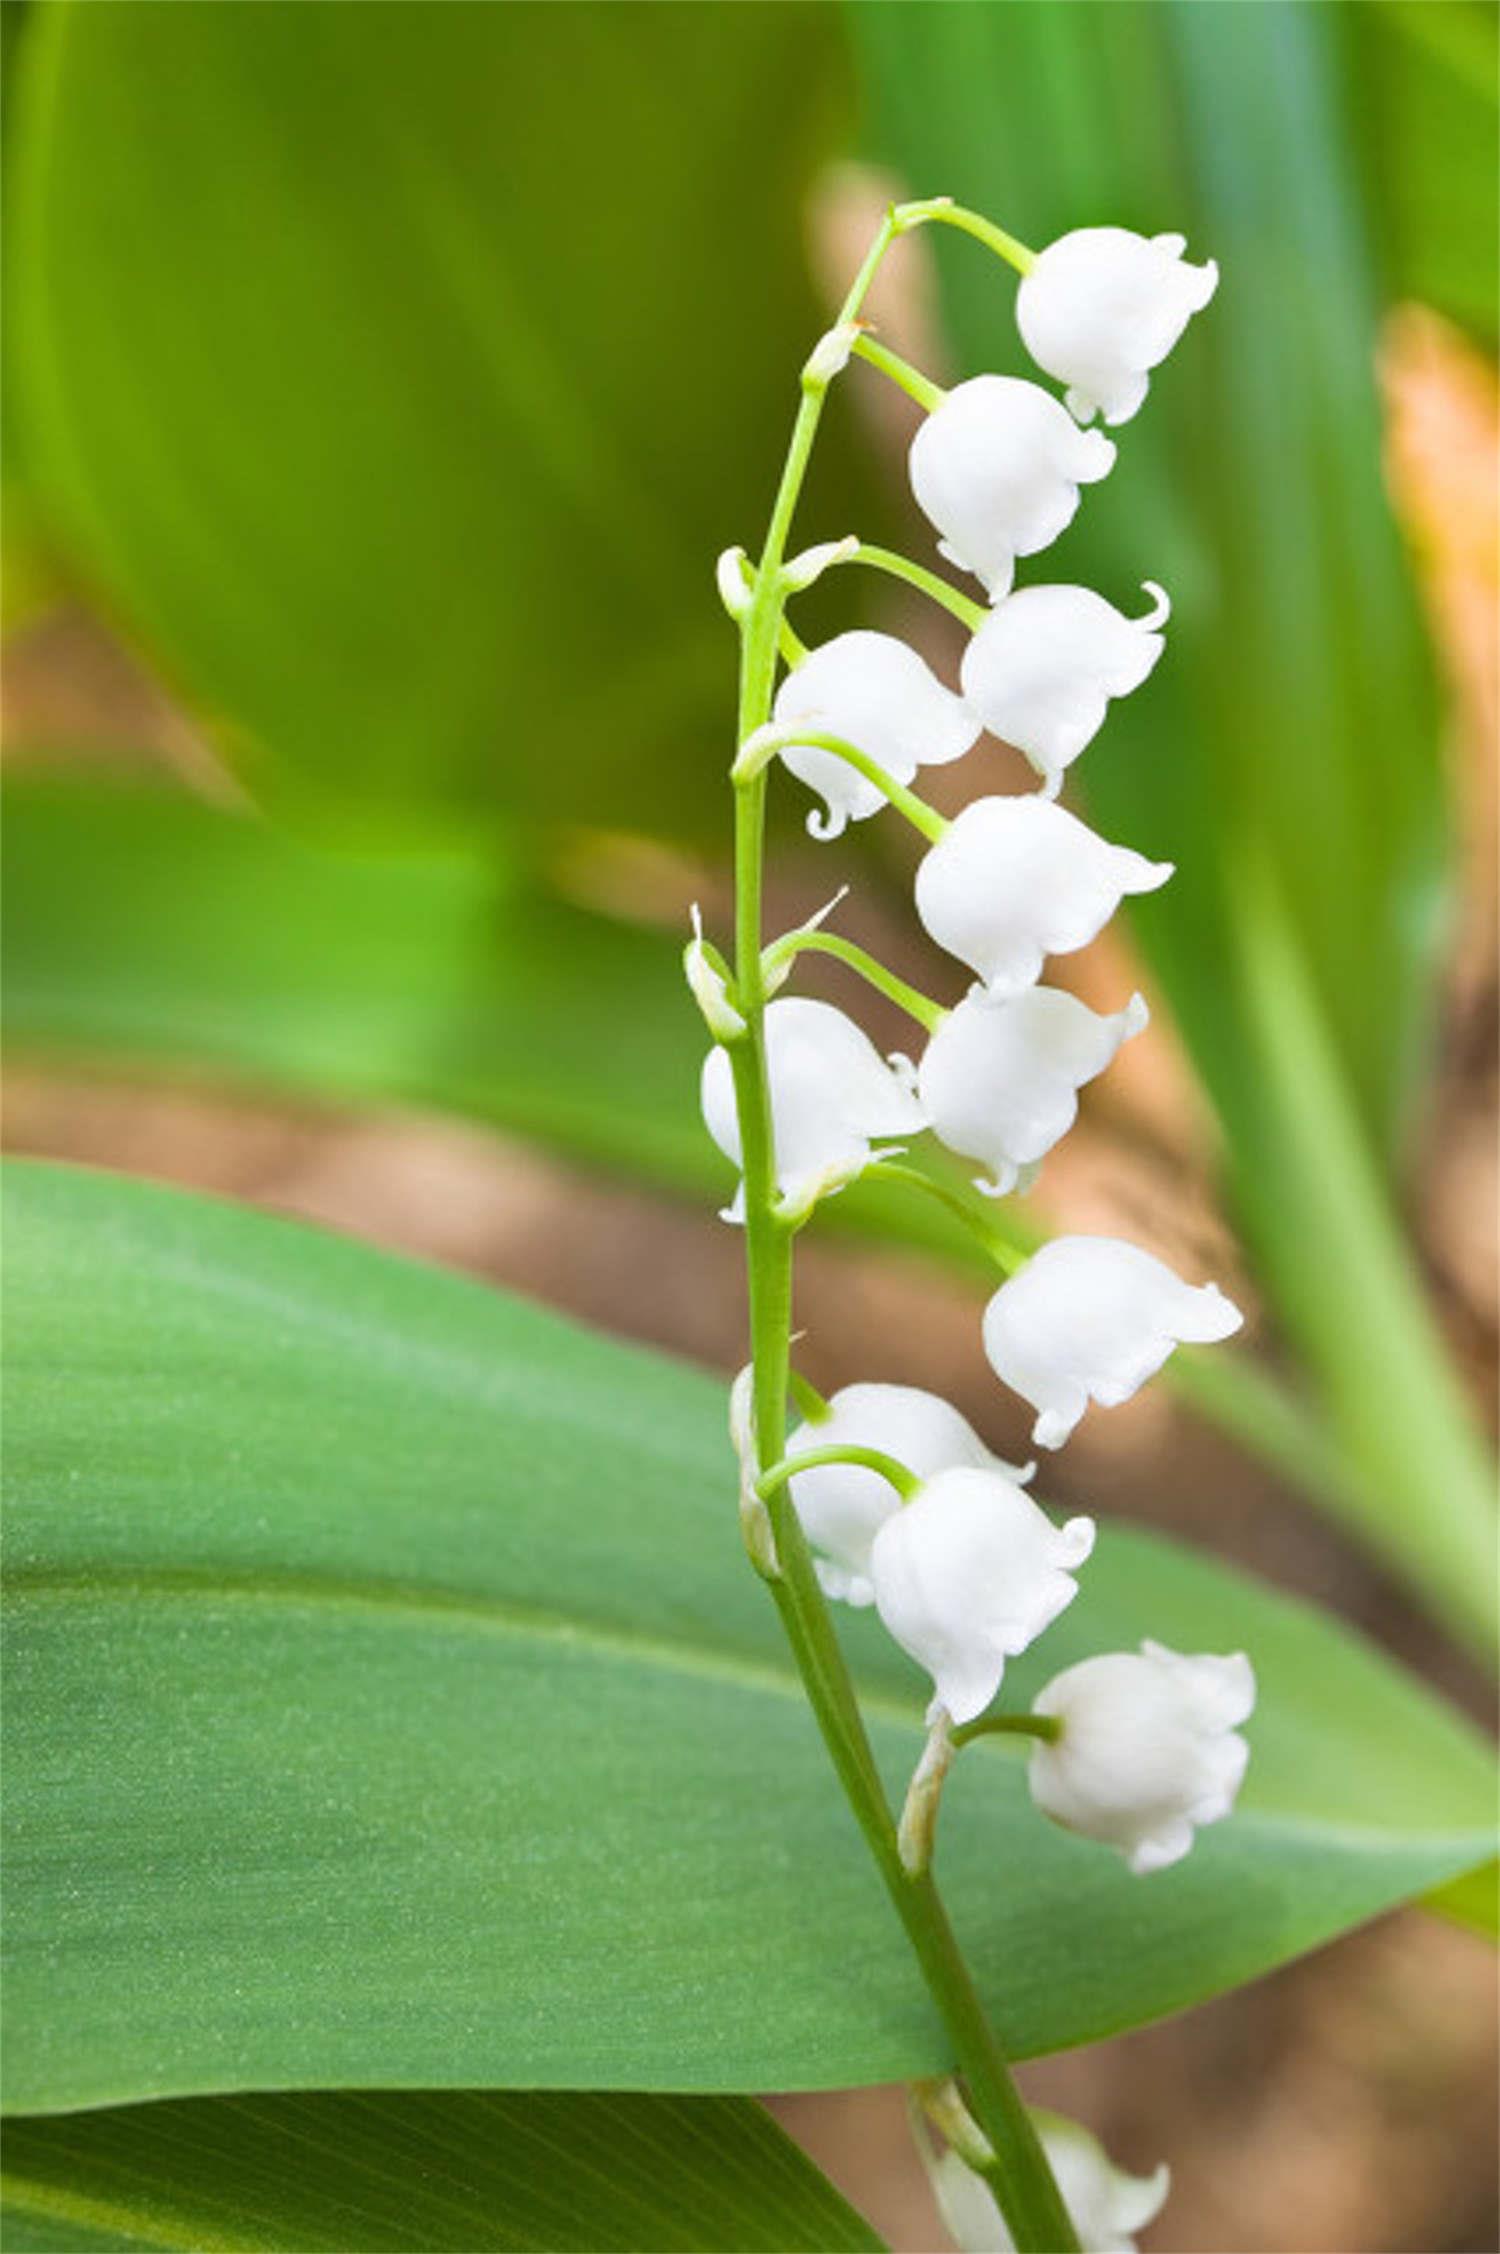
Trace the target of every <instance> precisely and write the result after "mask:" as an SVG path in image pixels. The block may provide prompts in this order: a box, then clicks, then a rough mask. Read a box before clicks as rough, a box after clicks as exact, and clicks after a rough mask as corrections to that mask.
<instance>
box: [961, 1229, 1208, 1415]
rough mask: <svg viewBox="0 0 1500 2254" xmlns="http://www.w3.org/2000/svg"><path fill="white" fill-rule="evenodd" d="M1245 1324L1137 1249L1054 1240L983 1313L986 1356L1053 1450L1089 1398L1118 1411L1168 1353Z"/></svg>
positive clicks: (1112, 1240)
mask: <svg viewBox="0 0 1500 2254" xmlns="http://www.w3.org/2000/svg"><path fill="white" fill-rule="evenodd" d="M1243 1320H1244V1317H1243V1316H1242V1315H1241V1313H1240V1311H1239V1309H1238V1308H1237V1307H1236V1306H1235V1304H1234V1302H1233V1301H1232V1300H1230V1299H1226V1298H1225V1296H1224V1294H1223V1292H1222V1291H1220V1289H1219V1287H1218V1285H1217V1284H1201V1285H1193V1284H1185V1283H1184V1282H1183V1281H1182V1278H1181V1277H1180V1276H1177V1275H1174V1274H1173V1272H1172V1270H1171V1269H1170V1268H1169V1267H1168V1266H1167V1265H1166V1262H1165V1261H1163V1260H1157V1259H1156V1258H1154V1257H1153V1255H1152V1254H1151V1253H1149V1252H1143V1251H1142V1250H1141V1248H1140V1246H1139V1245H1134V1244H1127V1243H1125V1242H1124V1240H1123V1239H1122V1238H1119V1237H1054V1238H1053V1240H1052V1242H1051V1243H1050V1244H1044V1245H1043V1246H1042V1249H1041V1251H1040V1252H1038V1253H1036V1254H1035V1255H1034V1256H1033V1257H1032V1258H1031V1259H1030V1260H1028V1261H1027V1263H1026V1265H1025V1267H1024V1268H1022V1269H1021V1271H1020V1272H1019V1274H1017V1275H1014V1276H1011V1277H1010V1278H1009V1279H1008V1281H1006V1282H1005V1283H1003V1284H1002V1285H1001V1286H1000V1289H999V1290H998V1291H997V1292H996V1294H995V1296H994V1298H993V1299H992V1300H991V1301H990V1303H989V1306H988V1307H987V1308H986V1309H985V1314H984V1350H985V1353H986V1354H987V1355H988V1356H989V1359H990V1363H991V1366H992V1367H993V1368H994V1370H995V1373H996V1375H997V1376H998V1377H1000V1378H1002V1379H1003V1380H1004V1382H1005V1383H1006V1384H1007V1385H1008V1386H1010V1387H1011V1388H1012V1389H1013V1390H1014V1391H1015V1392H1017V1393H1019V1394H1020V1395H1021V1397H1022V1399H1023V1400H1026V1401H1029V1402H1030V1403H1031V1405H1032V1407H1033V1408H1034V1409H1035V1410H1036V1411H1037V1412H1038V1414H1037V1420H1036V1423H1035V1425H1034V1426H1033V1428H1032V1437H1033V1439H1034V1440H1035V1441H1036V1444H1037V1446H1038V1447H1039V1448H1060V1447H1061V1446H1062V1444H1063V1442H1064V1441H1065V1440H1066V1439H1067V1437H1068V1435H1069V1433H1070V1432H1071V1431H1072V1430H1073V1427H1074V1426H1075V1425H1076V1424H1077V1422H1078V1420H1079V1418H1080V1417H1081V1416H1082V1415H1083V1412H1084V1410H1085V1409H1086V1408H1087V1407H1088V1404H1089V1402H1090V1401H1091V1400H1094V1401H1098V1402H1099V1403H1100V1404H1101V1405H1102V1406H1103V1407H1105V1408H1111V1409H1112V1408H1117V1407H1118V1406H1119V1404H1120V1403H1121V1402H1122V1401H1128V1400H1129V1399H1130V1397H1131V1395H1132V1394H1133V1393H1135V1392H1137V1391H1138V1390H1139V1388H1140V1387H1141V1386H1143V1385H1144V1384H1145V1382H1146V1380H1147V1378H1149V1377H1154V1376H1155V1374H1156V1372H1157V1371H1158V1370H1159V1369H1160V1368H1161V1366H1162V1364H1163V1362H1164V1361H1165V1360H1166V1359H1167V1356H1168V1355H1169V1354H1170V1353H1171V1351H1172V1349H1173V1347H1174V1346H1177V1345H1179V1344H1181V1343H1183V1342H1184V1341H1187V1340H1191V1341H1192V1342H1193V1343H1194V1344H1195V1345H1211V1344H1212V1343H1214V1342H1215V1341H1216V1340H1218V1339H1221V1338H1228V1337H1230V1336H1231V1335H1232V1334H1233V1333H1234V1332H1235V1331H1237V1330H1238V1329H1239V1327H1240V1324H1241V1323H1242V1322H1243Z"/></svg>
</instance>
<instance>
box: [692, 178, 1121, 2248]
mask: <svg viewBox="0 0 1500 2254" xmlns="http://www.w3.org/2000/svg"><path fill="white" fill-rule="evenodd" d="M900 231H901V227H900V223H899V221H898V217H897V214H896V213H895V212H894V211H893V212H891V213H889V214H888V215H887V218H886V220H885V223H884V225H883V226H882V227H881V229H880V231H879V232H878V234H877V235H876V237H875V240H874V242H873V243H872V244H871V246H870V249H869V252H868V253H867V255H866V257H865V261H864V264H863V265H862V266H861V268H860V270H859V272H858V274H857V275H856V276H855V279H854V282H853V284H852V285H851V287H850V290H849V294H848V296H847V298H846V299H845V301H844V305H843V308H842V310H841V312H840V315H839V319H840V321H852V320H853V319H854V318H855V317H856V315H857V314H858V312H859V309H860V306H861V305H862V304H863V302H864V297H865V293H866V291H867V290H868V288H869V286H870V283H871V281H872V280H873V278H874V275H875V271H876V269H877V267H878V266H879V264H880V261H881V259H882V257H883V256H884V255H885V252H886V250H887V248H888V247H889V245H890V244H891V242H892V241H893V240H894V239H895V237H896V235H897V234H898V233H899V232H900ZM826 390H827V379H826V377H823V378H819V377H815V376H814V375H812V374H811V373H809V372H806V371H805V372H804V375H803V385H802V403H801V406H800V409H799V411H798V414H797V419H796V422H795V424H794V425H793V429H792V437H791V443H790V445H789V447H788V450H787V458H786V466H785V468H784V469H783V471H782V476H781V483H780V486H779V488H778V490H777V495H776V501H775V505H774V507H773V509H772V513H771V522H770V527H769V530H768V531H767V534H766V543H765V547H764V550H763V551H762V555H761V561H760V567H759V571H758V573H757V577H756V583H755V591H754V594H753V596H752V598H751V603H750V608H749V610H748V612H747V613H746V615H745V616H744V618H743V619H742V620H741V621H740V636H741V642H740V693H739V716H738V733H737V740H738V742H739V743H740V744H744V742H745V741H746V739H747V738H748V737H749V736H751V735H753V734H754V733H755V731H756V730H757V729H758V728H761V727H763V726H764V725H765V722H766V720H767V718H768V716H769V713H770V709H771V698H772V692H773V689H774V686H775V676H776V652H777V644H778V639H779V631H780V626H781V613H782V601H783V597H782V591H781V586H780V570H781V564H782V560H783V557H784V555H785V550H786V541H787V536H788V533H789V531H790V528H791V522H792V517H793V513H794V511H795V509H796V505H797V499H798V495H799V493H800V491H801V487H802V480H803V476H804V474H805V472H806V468H807V461H808V456H809V454H810V452H811V450H812V443H813V439H814V436H815V435H816V431H817V426H818V418H819V416H820V415H821V413H822V407H823V399H824V395H825V393H826ZM765 795H766V779H765V774H764V771H762V772H760V773H758V774H756V775H754V776H752V777H749V778H747V779H746V780H745V781H744V782H742V783H741V784H740V785H739V786H738V787H737V788H736V791H735V856H734V857H735V887H736V897H735V968H736V981H735V983H736V988H737V992H738V995H739V999H740V1005H741V1008H742V1009H743V1011H744V1014H745V1017H746V1020H747V1026H748V1031H747V1036H746V1038H745V1039H744V1040H742V1041H737V1042H736V1043H735V1044H734V1045H733V1047H732V1048H730V1049H729V1050H728V1051H727V1052H726V1053H727V1054H728V1056H729V1059H730V1065H731V1070H732V1071H733V1074H734V1087H735V1101H736V1105H737V1107H738V1113H739V1126H740V1147H741V1166H742V1172H743V1176H744V1187H745V1261H746V1273H747V1278H748V1289H749V1302H750V1337H751V1351H752V1358H753V1369H754V1376H753V1413H754V1427H755V1452H756V1461H757V1464H758V1465H759V1466H760V1467H762V1469H763V1470H764V1469H771V1468H773V1467H774V1466H776V1465H777V1464H779V1463H780V1462H781V1461H782V1459H783V1457H784V1455H785V1452H786V1403H787V1393H788V1388H789V1382H790V1370H791V1327H792V1325H791V1312H792V1238H791V1236H790V1234H789V1232H788V1231H787V1229H786V1228H785V1226H784V1225H783V1224H782V1222H781V1221H780V1220H779V1219H778V1217H777V1213H776V1197H777V1186H776V1161H775V1147H774V1143H773V1139H772V1129H771V1103H770V1090H769V1085H768V1082H767V1077H766V1058H765V1029H764V1016H765V999H766V994H765V974H764V969H763V964H762V957H761V870H762V854H763V847H764V832H765ZM766 1511H767V1515H768V1516H769V1518H770V1521H771V1528H772V1534H773V1538H774V1541H775V1545H776V1556H777V1559H778V1562H779V1566H780V1574H779V1578H778V1579H776V1580H775V1581H773V1582H771V1583H769V1584H768V1585H769V1587H770V1589H771V1592H772V1595H773V1597H774V1599H775V1603H776V1606H777V1609H778V1611H779V1612H780V1615H781V1619H782V1624H783V1627H784V1628H785V1630H786V1634H787V1639H788V1642H789V1643H790V1646H791V1650H792V1655H793V1658H794V1660H795V1661H796V1665H797V1670H798V1673H799V1674H800V1676H801V1678H802V1682H803V1686H804V1688H805V1689H806V1692H807V1696H808V1702H809V1704H810V1705H811V1707H812V1710H813V1714H814V1716H815V1718H816V1720H817V1724H818V1727H819V1729H820V1731H821V1732H822V1735H823V1740H824V1743H825V1744H826V1746H827V1748H828V1751H829V1755H830V1758H831V1759H832V1762H833V1765H834V1769H835V1771H836V1773H837V1775H838V1778H839V1781H840V1783H841V1785H842V1786H843V1789H844V1792H845V1795H846V1797H847V1799H848V1801H849V1805H850V1808H851V1809H852V1811H853V1813H854V1816H855V1818H856V1820H857V1822H858V1823H859V1826H860V1829H861V1831H862V1832H863V1834H864V1836H865V1840H866V1843H867V1845H868V1847H869V1849H870V1853H871V1855H872V1856H873V1858H874V1861H875V1863H876V1866H877V1868H878V1869H879V1871H880V1875H881V1877H882V1879H883V1880H884V1882H885V1886H886V1889H887V1892H888V1893H889V1895H890V1898H891V1902H892V1905H893V1907H894V1908H895V1910H896V1912H897V1915H898V1916H899V1917H900V1919H901V1922H902V1925H903V1926H904V1928H905V1930H906V1933H907V1936H908V1939H909V1940H910V1942H911V1945H912V1949H913V1952H914V1953H915V1955H916V1958H917V1961H918V1964H919V1966H920V1968H921V1972H922V1976H923V1978H924V1980H925V1982H926V1984H927V1987H928V1989H929V1991H930V1992H931V1995H932V1997H933V2000H934V2002H935V2003H936V2005H937V2007H938V2009H939V2011H940V2012H941V2014H942V2017H943V2022H944V2025H945V2026H946V2028H947V2031H948V2039H949V2041H950V2042H951V2044H952V2046H953V2051H954V2055H955V2057H956V2059H957V2062H958V2065H959V2068H960V2070H961V2072H962V2074H963V2077H964V2081H965V2085H966V2089H967V2093H968V2098H969V2103H970V2105H971V2107H972V2109H973V2112H974V2115H975V2117H976V2119H977V2121H978V2122H979V2125H980V2127H981V2128H982V2130H983V2132H984V2134H985V2135H986V2136H987V2137H988V2138H989V2140H990V2142H991V2144H992V2145H993V2146H994V2148H995V2151H996V2153H997V2155H998V2156H999V2165H1000V2172H1001V2180H1000V2182H999V2183H998V2185H997V2195H998V2197H999V2199H1000V2203H1001V2206H1002V2209H1003V2211H1004V2214H1005V2217H1006V2220H1007V2222H1008V2223H1009V2225H1010V2230H1011V2235H1012V2237H1013V2238H1014V2240H1015V2243H1016V2246H1017V2247H1018V2249H1019V2250H1020V2254H1076V2248H1077V2244H1078V2241H1077V2238H1076V2236H1075V2234H1074V2231H1073V2227H1072V2224H1071V2223H1070V2221H1069V2219H1068V2214H1067V2210H1066V2208H1065V2207H1064V2205H1063V2202H1062V2199H1061V2196H1060V2195H1059V2193H1058V2189H1057V2186H1056V2184H1055V2183H1054V2181H1053V2178H1052V2172H1051V2170H1050V2168H1049V2167H1048V2165H1047V2160H1046V2155H1045V2154H1044V2153H1043V2151H1042V2148H1041V2145H1040V2143H1039V2141H1038V2139H1037V2135H1036V2131H1035V2129H1034V2128H1033V2127H1032V2124H1031V2120H1030V2117H1029V2116H1028V2114H1027V2112H1026V2108H1025V2107H1024V2106H1023V2105H1022V2103H1021V2099H1020V2096H1019V2094H1018V2092H1017V2090H1016V2087H1015V2084H1014V2083H1013V2081H1012V2080H1011V2076H1010V2071H1009V2068H1008V2067H1007V2065H1006V2062H1005V2057H1004V2054H1003V2052H1002V2051H1001V2049H1000V2046H999V2044H998V2042H997V2040H996V2037H995V2033H994V2030H993V2029H992V2028H991V2026H990V2024H989V2021H988V2019H987V2018H986V2016H985V2012H984V2007H983V2005H982V2004H981V2002H980V2000H979V1996H978V1993H977V1991H976V1989H975V1987H974V1982H973V1979H972V1977H971V1975H970V1973H969V1969H968V1966H967V1965H966V1964H965V1962H964V1959H963V1957H962V1955H961V1953H960V1951H959V1948H958V1943H957V1941H956V1940H955V1938H954V1934H953V1929H952V1927H951V1926H950V1924H949V1922H948V1916H947V1912H946V1910H945V1909H944V1907H943V1903H942V1900H941V1897H940V1896H939V1894H938V1892H937V1889H936V1887H935V1885H934V1884H933V1881H932V1876H931V1873H930V1872H928V1871H922V1872H920V1873H912V1872H910V1871H907V1870H906V1869H904V1868H903V1866H902V1862H901V1856H900V1851H899V1847H898V1844H897V1837H896V1825H895V1821H894V1819H893V1817H892V1814H891V1808H890V1803H889V1801H888V1800H887V1798H886V1793H885V1788H884V1786H883V1784H882V1782H881V1778H880V1772H879V1770H878V1768H877V1767H876V1763H875V1757H874V1753H873V1751H872V1750H871V1747H870V1741H869V1736H868V1734H867V1732H866V1730H865V1726H864V1720H863V1717H862V1715H861V1714H860V1711H859V1703H858V1700H857V1699H856V1697H855V1695H854V1687H853V1684H852V1682H851V1681H850V1678H849V1673H848V1669H847V1667H846V1666H845V1664H844V1659H843V1654H842V1652H841V1651H840V1649H839V1645H838V1639H837V1637H836V1635H835V1634H834V1631H833V1623H832V1619H831V1617H830V1615H829V1611H828V1606H827V1603H826V1601H825V1599H824V1596H823V1592H822V1590H821V1589H820V1587H819V1586H818V1579H817V1575H816V1573H815V1572H814V1570H813V1564H812V1557H811V1554H810V1552H809V1550H808V1546H807V1541H806V1538H805V1536H804V1535H803V1532H802V1526H801V1522H800V1520H799V1519H798V1517H797V1513H796V1511H795V1510H794V1509H793V1507H792V1503H791V1498H790V1496H789V1495H788V1494H787V1491H786V1488H785V1487H784V1486H778V1487H776V1488H774V1489H773V1490H772V1492H771V1494H770V1495H769V1496H768V1497H767V1498H766Z"/></svg>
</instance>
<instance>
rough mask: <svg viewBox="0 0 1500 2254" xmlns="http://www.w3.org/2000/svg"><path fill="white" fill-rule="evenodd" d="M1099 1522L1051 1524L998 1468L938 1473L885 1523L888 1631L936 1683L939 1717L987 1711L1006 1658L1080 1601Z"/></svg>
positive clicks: (875, 1561) (880, 1604)
mask: <svg viewBox="0 0 1500 2254" xmlns="http://www.w3.org/2000/svg"><path fill="white" fill-rule="evenodd" d="M1093 1546H1094V1522H1093V1520H1092V1519H1091V1518H1070V1519H1069V1520H1068V1522H1067V1524H1066V1525H1065V1526H1061V1527H1057V1526H1054V1525H1053V1523H1052V1521H1051V1519H1050V1518H1048V1517H1047V1515H1046V1513H1045V1512H1044V1511H1042V1510H1040V1509H1038V1507H1037V1505H1036V1504H1035V1503H1034V1502H1033V1501H1032V1500H1031V1497H1030V1496H1029V1495H1028V1494H1027V1493H1026V1492H1025V1490H1024V1489H1023V1488H1022V1487H1020V1486H1019V1485H1018V1484H1017V1482H1016V1481H1015V1480H1014V1479H1008V1478H1007V1477H1006V1476H1005V1474H1004V1473H1003V1472H1000V1471H982V1470H969V1469H966V1468H961V1469H959V1470H955V1471H941V1472H939V1473H938V1474H937V1476H936V1477H935V1478H933V1479H929V1480H928V1481H926V1483H925V1484H924V1485H923V1486H922V1487H920V1488H919V1489H918V1490H917V1492H916V1494H915V1495H914V1496H913V1497H912V1499H911V1501H910V1502H909V1503H904V1504H903V1505H902V1507H901V1508H900V1509H899V1510H897V1511H895V1512H893V1513H892V1515H891V1516H890V1517H889V1518H887V1519H886V1521H885V1523H884V1524H883V1525H882V1526H881V1527H880V1529H879V1531H878V1532H877V1534H876V1536H875V1540H874V1542H873V1543H872V1545H871V1549H870V1579H871V1580H872V1581H873V1583H874V1585H875V1603H876V1607H877V1609H878V1610H879V1613H880V1617H881V1619H882V1620H883V1621H884V1623H885V1625H886V1627H887V1628H888V1629H889V1630H890V1632H891V1634H892V1635H893V1636H894V1637H895V1639H896V1641H897V1643H898V1644H900V1646H901V1648H902V1650H903V1651H907V1652H910V1654H911V1656H912V1658H913V1659H915V1660H917V1661H918V1662H919V1663H920V1664H921V1665H922V1666H923V1667H925V1668H926V1669H927V1671H928V1673H929V1674H930V1675H931V1677H932V1681H933V1688H934V1691H935V1693H936V1696H935V1698H934V1700H933V1705H932V1709H931V1711H932V1713H934V1714H935V1713H936V1711H937V1709H938V1707H945V1708H946V1709H947V1711H948V1713H949V1714H950V1715H951V1716H952V1717H953V1719H954V1721H955V1722H971V1721H973V1719H974V1717H975V1716H976V1715H978V1714H982V1713H983V1712H984V1709H985V1708H986V1707H987V1706H988V1705H989V1703H990V1700H991V1699H992V1698H993V1697H994V1695H995V1693H996V1691H997V1690H998V1689H999V1688H1000V1679H1001V1677H1002V1675H1003V1674H1004V1672H1005V1662H1006V1660H1007V1659H1010V1658H1013V1657H1014V1656H1015V1654H1016V1653H1017V1652H1020V1651H1024V1650H1025V1649H1026V1647H1027V1645H1028V1644H1029V1643H1032V1642H1033V1641H1034V1640H1035V1639H1036V1637H1038V1636H1039V1635H1040V1634H1041V1632H1042V1630H1043V1629H1044V1628H1045V1627H1047V1626H1048V1624H1049V1623H1050V1622H1051V1621H1053V1620H1055V1619H1056V1618H1057V1616H1058V1614H1059V1613H1060V1612H1061V1611H1062V1610H1063V1609H1064V1607H1065V1606H1067V1605H1068V1604H1070V1603H1071V1602H1072V1600H1073V1598H1074V1597H1075V1596H1076V1595H1077V1594H1078V1585H1077V1583H1076V1582H1075V1581H1074V1580H1073V1578H1072V1573H1073V1569H1074V1568H1075V1567H1077V1566H1080V1565H1082V1563H1083V1561H1084V1559H1085V1558H1086V1557H1087V1556H1088V1554H1089V1552H1090V1550H1091V1549H1092V1548H1093Z"/></svg>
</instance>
